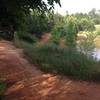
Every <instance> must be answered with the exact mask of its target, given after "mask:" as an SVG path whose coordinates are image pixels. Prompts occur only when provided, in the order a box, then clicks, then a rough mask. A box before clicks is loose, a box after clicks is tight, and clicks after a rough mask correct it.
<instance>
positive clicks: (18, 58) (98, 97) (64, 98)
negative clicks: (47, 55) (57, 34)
mask: <svg viewBox="0 0 100 100" xmlns="http://www.w3.org/2000/svg"><path fill="white" fill-rule="evenodd" d="M0 77H1V78H2V79H4V80H6V82H7V83H8V88H7V91H6V93H5V94H6V97H5V100H100V84H99V83H98V84H97V83H93V82H84V81H83V82H80V81H73V80H69V79H67V78H64V77H62V78H61V77H59V76H54V75H50V74H44V73H42V72H41V71H40V70H39V69H37V68H36V67H35V66H34V65H31V64H29V63H28V61H27V60H26V59H25V58H24V57H23V53H22V50H20V49H16V48H15V47H14V46H13V45H12V44H11V43H10V42H7V41H1V42H0Z"/></svg>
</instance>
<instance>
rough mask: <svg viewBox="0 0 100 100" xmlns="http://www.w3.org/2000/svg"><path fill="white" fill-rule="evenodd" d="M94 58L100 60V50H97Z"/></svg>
mask: <svg viewBox="0 0 100 100" xmlns="http://www.w3.org/2000/svg"><path fill="white" fill-rule="evenodd" d="M94 57H96V58H97V60H100V48H95V50H94Z"/></svg>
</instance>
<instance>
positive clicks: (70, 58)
mask: <svg viewBox="0 0 100 100" xmlns="http://www.w3.org/2000/svg"><path fill="white" fill-rule="evenodd" d="M25 46H26V47H25V48H24V49H25V53H26V55H27V56H28V57H29V58H31V61H32V63H34V64H38V65H39V68H40V69H41V70H43V71H45V72H53V73H56V74H62V75H66V76H70V77H72V78H75V79H83V80H89V79H92V80H97V79H98V80H99V76H100V68H99V66H98V65H99V64H97V62H96V60H95V59H93V58H92V57H89V56H87V55H85V54H83V53H81V52H78V51H77V50H75V48H60V47H59V46H57V45H56V44H51V43H50V44H46V45H41V44H38V45H30V46H29V45H27V44H26V45H25Z"/></svg>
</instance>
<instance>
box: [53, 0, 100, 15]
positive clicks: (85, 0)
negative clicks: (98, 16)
mask: <svg viewBox="0 0 100 100" xmlns="http://www.w3.org/2000/svg"><path fill="white" fill-rule="evenodd" d="M61 5H62V7H61V8H60V7H59V6H58V5H56V4H55V12H58V13H60V14H62V15H64V14H66V11H68V12H69V13H70V14H71V13H76V12H79V13H80V12H82V13H88V12H89V11H91V9H92V8H96V9H97V10H100V0H61Z"/></svg>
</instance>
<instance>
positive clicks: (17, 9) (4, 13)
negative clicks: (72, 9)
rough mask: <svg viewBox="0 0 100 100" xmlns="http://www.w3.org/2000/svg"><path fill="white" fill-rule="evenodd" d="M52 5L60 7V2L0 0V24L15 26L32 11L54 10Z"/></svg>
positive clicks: (54, 0)
mask: <svg viewBox="0 0 100 100" xmlns="http://www.w3.org/2000/svg"><path fill="white" fill-rule="evenodd" d="M54 3H58V4H59V5H60V0H47V2H45V1H44V0H0V24H2V23H3V24H8V23H9V24H13V25H16V23H18V20H19V19H21V20H22V18H23V16H25V15H27V14H29V13H30V11H31V10H32V9H33V10H34V9H38V10H39V11H43V12H45V11H47V10H50V9H52V8H54Z"/></svg>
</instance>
